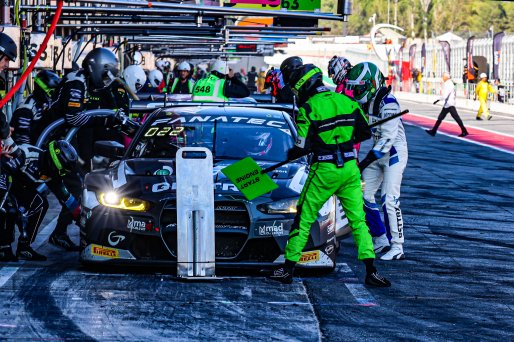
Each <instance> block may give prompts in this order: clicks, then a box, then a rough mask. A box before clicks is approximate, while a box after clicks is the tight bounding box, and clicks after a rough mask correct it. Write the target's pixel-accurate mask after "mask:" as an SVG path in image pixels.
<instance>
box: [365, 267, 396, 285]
mask: <svg viewBox="0 0 514 342" xmlns="http://www.w3.org/2000/svg"><path fill="white" fill-rule="evenodd" d="M364 282H365V284H366V285H369V286H374V287H391V282H390V281H389V280H387V279H386V278H384V277H382V276H381V275H380V274H378V271H377V270H375V272H372V273H369V274H366V280H365V281H364Z"/></svg>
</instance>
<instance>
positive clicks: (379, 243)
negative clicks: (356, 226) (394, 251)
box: [373, 234, 391, 253]
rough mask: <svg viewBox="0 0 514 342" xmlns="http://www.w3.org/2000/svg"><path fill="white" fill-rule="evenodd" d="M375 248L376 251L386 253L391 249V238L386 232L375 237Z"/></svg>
mask: <svg viewBox="0 0 514 342" xmlns="http://www.w3.org/2000/svg"><path fill="white" fill-rule="evenodd" d="M373 249H374V250H375V253H385V252H387V251H389V250H390V249H391V246H390V245H389V239H388V238H387V236H386V235H385V234H382V235H380V236H377V237H374V238H373Z"/></svg>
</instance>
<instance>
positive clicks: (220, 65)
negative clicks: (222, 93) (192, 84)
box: [211, 59, 228, 75]
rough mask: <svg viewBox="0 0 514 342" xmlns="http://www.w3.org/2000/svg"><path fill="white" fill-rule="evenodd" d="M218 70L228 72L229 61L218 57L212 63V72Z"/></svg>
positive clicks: (223, 73) (221, 72) (222, 72)
mask: <svg viewBox="0 0 514 342" xmlns="http://www.w3.org/2000/svg"><path fill="white" fill-rule="evenodd" d="M212 71H217V72H219V73H220V74H222V75H226V74H228V65H227V62H225V61H222V60H219V59H217V60H216V61H215V62H214V63H213V64H212V65H211V72H212Z"/></svg>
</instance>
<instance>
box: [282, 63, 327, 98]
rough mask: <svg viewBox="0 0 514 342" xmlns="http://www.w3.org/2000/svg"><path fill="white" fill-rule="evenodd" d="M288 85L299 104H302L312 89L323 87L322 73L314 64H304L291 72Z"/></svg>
mask: <svg viewBox="0 0 514 342" xmlns="http://www.w3.org/2000/svg"><path fill="white" fill-rule="evenodd" d="M289 85H290V86H291V90H292V91H293V93H294V94H295V95H296V96H297V97H298V100H299V101H300V103H303V102H305V101H307V99H308V97H309V94H310V93H311V91H312V90H313V89H314V88H316V87H319V86H322V85H323V72H322V71H321V69H320V68H318V67H317V66H315V65H314V64H304V65H302V66H300V67H299V68H297V69H295V70H294V71H293V73H292V74H291V76H290V79H289Z"/></svg>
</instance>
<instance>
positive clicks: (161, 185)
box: [152, 182, 171, 192]
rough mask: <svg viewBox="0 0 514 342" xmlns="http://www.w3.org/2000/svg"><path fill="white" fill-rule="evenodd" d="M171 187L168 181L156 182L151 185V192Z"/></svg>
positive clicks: (166, 189)
mask: <svg viewBox="0 0 514 342" xmlns="http://www.w3.org/2000/svg"><path fill="white" fill-rule="evenodd" d="M169 189H171V185H170V183H168V182H164V183H156V184H154V185H152V192H163V191H168V190H169Z"/></svg>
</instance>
